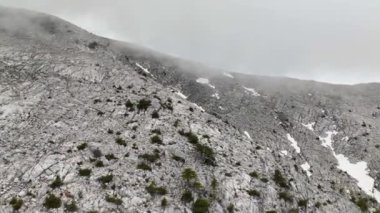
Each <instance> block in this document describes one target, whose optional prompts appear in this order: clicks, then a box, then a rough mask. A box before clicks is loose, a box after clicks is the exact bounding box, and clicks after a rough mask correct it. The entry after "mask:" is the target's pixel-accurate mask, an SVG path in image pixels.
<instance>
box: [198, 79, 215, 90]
mask: <svg viewBox="0 0 380 213" xmlns="http://www.w3.org/2000/svg"><path fill="white" fill-rule="evenodd" d="M196 82H197V83H200V84H207V85H208V86H209V87H211V88H213V89H215V86H214V85H212V84H210V81H209V80H208V79H207V78H198V79H197V80H196Z"/></svg>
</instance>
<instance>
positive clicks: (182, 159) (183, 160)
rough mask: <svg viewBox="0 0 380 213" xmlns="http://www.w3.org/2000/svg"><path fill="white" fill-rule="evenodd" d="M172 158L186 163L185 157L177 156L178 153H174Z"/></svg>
mask: <svg viewBox="0 0 380 213" xmlns="http://www.w3.org/2000/svg"><path fill="white" fill-rule="evenodd" d="M172 159H173V160H175V161H178V162H181V163H185V159H184V158H182V157H180V156H177V155H174V154H173V156H172Z"/></svg>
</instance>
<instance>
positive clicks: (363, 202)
mask: <svg viewBox="0 0 380 213" xmlns="http://www.w3.org/2000/svg"><path fill="white" fill-rule="evenodd" d="M351 200H352V201H353V202H354V203H355V204H356V205H357V206H358V207H359V208H360V210H362V211H363V212H365V211H368V208H369V204H368V198H365V197H361V196H360V197H359V198H358V199H355V197H352V199H351Z"/></svg>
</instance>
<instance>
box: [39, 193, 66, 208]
mask: <svg viewBox="0 0 380 213" xmlns="http://www.w3.org/2000/svg"><path fill="white" fill-rule="evenodd" d="M61 205H62V201H61V198H59V197H56V196H55V195H54V194H49V195H47V196H46V198H45V201H44V203H43V206H44V207H45V208H47V209H58V208H59V207H61Z"/></svg>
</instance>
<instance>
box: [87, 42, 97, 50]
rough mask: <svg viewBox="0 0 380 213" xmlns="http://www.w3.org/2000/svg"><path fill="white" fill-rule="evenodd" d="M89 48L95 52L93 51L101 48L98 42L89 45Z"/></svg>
mask: <svg viewBox="0 0 380 213" xmlns="http://www.w3.org/2000/svg"><path fill="white" fill-rule="evenodd" d="M87 46H88V48H90V49H92V50H93V49H96V48H97V47H98V46H99V44H98V42H96V41H93V42H91V43H89V44H88V45H87Z"/></svg>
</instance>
